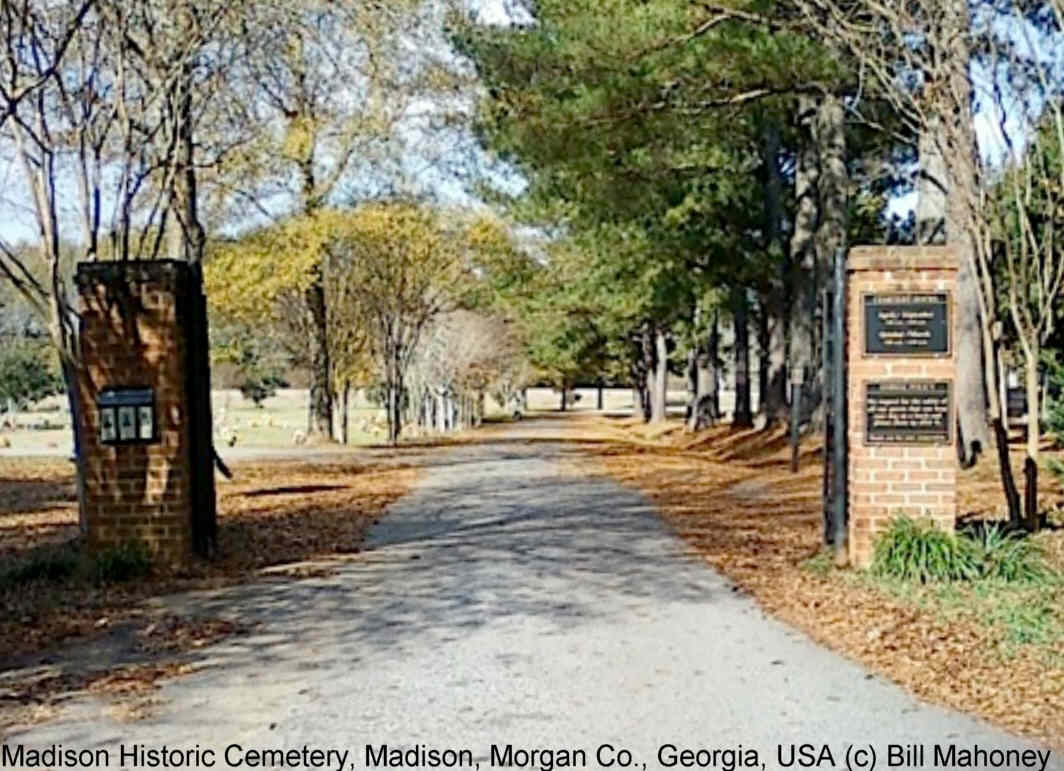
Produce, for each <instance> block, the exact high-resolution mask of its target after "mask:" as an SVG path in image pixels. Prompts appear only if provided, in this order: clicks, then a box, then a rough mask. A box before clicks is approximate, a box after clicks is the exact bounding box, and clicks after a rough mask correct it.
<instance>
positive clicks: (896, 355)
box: [846, 246, 958, 567]
mask: <svg viewBox="0 0 1064 771" xmlns="http://www.w3.org/2000/svg"><path fill="white" fill-rule="evenodd" d="M957 268H958V265H957V259H956V257H955V256H954V255H953V253H952V252H951V251H950V250H949V249H948V248H947V247H938V246H924V247H885V246H874V247H857V248H854V249H853V250H851V251H850V254H849V258H848V260H847V262H846V270H847V318H846V322H847V341H846V348H847V376H848V403H847V407H848V414H849V426H848V436H847V440H848V463H847V483H848V492H849V496H848V497H849V557H850V562H851V563H852V564H854V565H856V566H858V567H865V566H867V565H869V564H870V563H871V561H872V556H873V550H874V543H875V539H876V536H877V535H878V534H879V533H881V532H882V531H883V530H885V529H886V528H887V527H888V525H889V523H890V521H891V520H892V519H894V518H896V517H898V516H902V515H904V516H909V517H912V518H914V519H921V520H930V521H931V522H933V523H934V524H935V525H936V526H937V527H941V528H943V529H946V530H953V528H954V526H955V521H956V515H957V481H956V474H957V454H956V450H955V449H954V430H955V426H956V407H955V397H954V392H955V380H956V362H955V359H954V342H955V335H956V329H955V321H954V319H955V318H956V314H955V313H954V307H953V303H954V297H955V296H956V291H955V290H956V280H957Z"/></svg>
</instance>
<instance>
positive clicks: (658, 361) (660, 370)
mask: <svg viewBox="0 0 1064 771" xmlns="http://www.w3.org/2000/svg"><path fill="white" fill-rule="evenodd" d="M668 381H669V349H668V345H667V341H666V339H665V330H664V329H662V328H661V327H659V326H655V328H654V379H653V389H652V393H651V397H650V398H651V405H650V422H651V423H662V422H664V421H665V418H666V410H667V407H668V393H667V391H668Z"/></svg>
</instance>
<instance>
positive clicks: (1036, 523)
mask: <svg viewBox="0 0 1064 771" xmlns="http://www.w3.org/2000/svg"><path fill="white" fill-rule="evenodd" d="M1029 346H1030V347H1029V349H1025V350H1024V359H1025V361H1024V364H1025V365H1026V366H1025V373H1024V377H1025V386H1026V389H1027V457H1026V458H1025V459H1024V462H1023V474H1024V477H1025V484H1026V490H1025V494H1024V501H1023V518H1024V525H1025V526H1026V527H1027V529H1028V530H1030V531H1031V532H1032V533H1033V532H1037V531H1038V530H1039V528H1040V526H1041V522H1040V518H1039V516H1038V445H1039V440H1040V439H1041V436H1042V431H1041V426H1040V425H1039V423H1038V421H1039V419H1040V417H1041V414H1042V411H1041V410H1040V409H1039V398H1040V394H1039V393H1038V363H1039V359H1040V358H1041V356H1040V353H1041V351H1040V349H1039V346H1038V343H1037V341H1033V342H1030V343H1029Z"/></svg>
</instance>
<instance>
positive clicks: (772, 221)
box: [758, 119, 794, 427]
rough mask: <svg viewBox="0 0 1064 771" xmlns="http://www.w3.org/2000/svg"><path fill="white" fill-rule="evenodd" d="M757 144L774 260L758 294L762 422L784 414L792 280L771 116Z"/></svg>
mask: <svg viewBox="0 0 1064 771" xmlns="http://www.w3.org/2000/svg"><path fill="white" fill-rule="evenodd" d="M760 150H761V163H762V166H763V185H764V192H765V195H764V199H765V233H764V239H765V251H766V253H767V254H768V255H769V257H770V259H771V260H772V261H773V262H774V264H775V269H774V271H773V273H772V275H771V276H770V279H769V281H768V282H767V283H766V284H765V285H764V286H763V287H762V289H761V292H760V293H759V298H758V300H759V305H760V314H759V317H758V357H759V361H758V411H759V412H760V413H761V414H762V415H764V416H765V425H766V427H767V426H770V425H772V424H774V423H776V422H778V421H779V420H785V419H786V411H787V373H786V367H787V326H786V319H787V318H788V316H789V315H790V313H789V309H790V307H791V305H792V304H793V285H794V281H793V276H792V273H793V271H792V269H791V258H790V254H789V249H788V243H787V238H786V233H785V230H784V226H783V222H784V211H783V186H784V179H783V173H782V170H781V169H780V164H779V158H780V131H779V125H778V124H777V123H776V121H775V120H772V119H763V120H762V122H761V147H760Z"/></svg>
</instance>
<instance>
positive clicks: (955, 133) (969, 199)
mask: <svg viewBox="0 0 1064 771" xmlns="http://www.w3.org/2000/svg"><path fill="white" fill-rule="evenodd" d="M943 13H944V14H945V19H944V20H943V23H942V28H943V31H944V32H943V39H944V40H946V41H947V45H948V46H949V48H948V50H947V51H946V52H944V54H943V57H944V58H945V59H947V60H948V61H949V67H950V70H949V71H950V78H949V83H948V84H941V85H945V86H948V88H947V89H945V90H946V92H947V93H949V94H951V97H952V98H951V100H950V102H949V103H948V104H946V105H943V107H944V108H945V109H946V110H947V113H946V114H944V115H941V116H939V117H940V120H941V121H942V123H943V128H944V129H947V130H948V133H947V136H946V137H943V138H942V139H940V141H939V143H938V150H939V152H940V153H942V154H943V161H944V162H945V164H947V165H948V168H949V171H950V178H949V180H948V183H947V184H948V187H949V193H950V195H949V197H948V200H947V209H946V218H947V219H946V241H947V243H948V244H949V245H950V246H952V247H953V251H954V253H955V254H956V255H957V259H958V260H959V261H960V270H959V271H958V274H957V294H956V302H955V304H954V307H955V310H954V313H955V314H956V317H957V320H956V330H957V340H956V344H955V345H956V347H955V354H954V355H955V357H956V361H957V383H956V392H957V397H956V398H957V414H958V421H959V423H960V431H959V432H958V439H959V442H958V448H957V449H958V454H959V457H960V459H961V462H962V464H964V465H966V466H971V465H973V464H974V463H975V462H976V461H977V460H978V458H979V453H980V452H981V451H982V450H983V449H985V448H986V446H987V444H988V442H989V434H988V432H987V393H986V391H987V387H986V383H987V380H986V375H985V371H984V363H985V362H984V351H983V339H984V329H983V327H982V322H983V320H982V318H981V309H980V303H979V286H978V283H977V282H978V275H977V268H976V259H977V254H976V242H975V238H976V234H975V230H974V229H973V228H974V223H973V222H972V214H973V209H972V208H971V207H972V206H973V202H974V201H975V200H976V199H977V197H978V196H979V182H978V168H979V148H978V146H977V143H976V136H975V129H974V127H973V125H972V108H971V103H972V84H971V79H970V78H971V76H970V72H969V68H970V58H971V51H970V49H969V31H970V29H971V19H970V14H969V6H968V2H967V0H949V1H948V2H946V3H944V4H943ZM946 121H952V124H950V125H949V126H948V127H947V126H946V125H945V122H946ZM988 321H990V320H988Z"/></svg>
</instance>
